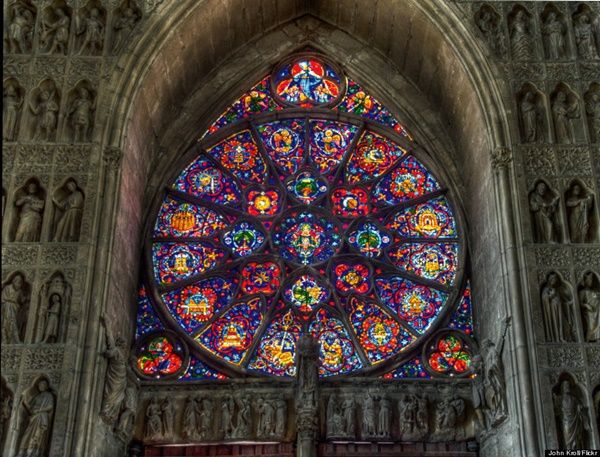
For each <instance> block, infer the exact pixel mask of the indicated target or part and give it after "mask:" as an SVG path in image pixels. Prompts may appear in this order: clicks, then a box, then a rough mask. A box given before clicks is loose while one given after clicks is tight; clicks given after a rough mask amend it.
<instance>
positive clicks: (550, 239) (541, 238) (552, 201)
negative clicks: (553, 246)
mask: <svg viewBox="0 0 600 457" xmlns="http://www.w3.org/2000/svg"><path fill="white" fill-rule="evenodd" d="M558 202H559V197H558V195H557V194H556V193H555V192H554V191H553V190H552V189H550V187H549V186H548V184H547V183H546V182H545V181H544V180H541V179H539V180H538V181H536V183H535V185H534V189H533V190H532V191H531V192H530V193H529V211H530V212H531V217H532V221H533V224H532V225H533V235H534V240H535V241H536V242H537V243H557V242H559V241H560V235H559V231H558V227H559V219H558Z"/></svg>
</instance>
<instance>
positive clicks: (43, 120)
mask: <svg viewBox="0 0 600 457" xmlns="http://www.w3.org/2000/svg"><path fill="white" fill-rule="evenodd" d="M56 98H57V97H56V90H55V89H54V88H52V89H48V88H47V89H42V91H41V92H40V94H39V96H38V102H37V106H34V105H33V104H32V103H30V104H29V109H30V110H31V112H32V113H33V114H34V116H35V117H36V121H35V132H34V134H33V139H34V140H36V141H51V140H52V138H53V137H54V134H55V132H56V122H57V120H58V102H57V100H56Z"/></svg>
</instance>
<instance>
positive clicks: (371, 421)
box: [362, 393, 376, 437]
mask: <svg viewBox="0 0 600 457" xmlns="http://www.w3.org/2000/svg"><path fill="white" fill-rule="evenodd" d="M362 410H363V411H362V434H363V437H373V436H375V433H376V431H375V402H374V401H373V396H372V395H371V394H370V393H367V395H366V397H365V399H364V400H363V404H362Z"/></svg>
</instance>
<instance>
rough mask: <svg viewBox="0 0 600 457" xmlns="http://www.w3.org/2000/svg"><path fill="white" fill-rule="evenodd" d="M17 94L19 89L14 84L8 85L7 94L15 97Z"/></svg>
mask: <svg viewBox="0 0 600 457" xmlns="http://www.w3.org/2000/svg"><path fill="white" fill-rule="evenodd" d="M16 95H17V90H16V89H15V86H14V85H13V84H9V85H8V86H6V96H8V97H15V96H16Z"/></svg>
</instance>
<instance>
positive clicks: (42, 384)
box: [37, 379, 50, 392]
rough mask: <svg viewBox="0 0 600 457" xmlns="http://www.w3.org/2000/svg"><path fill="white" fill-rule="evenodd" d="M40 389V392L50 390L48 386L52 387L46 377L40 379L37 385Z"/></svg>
mask: <svg viewBox="0 0 600 457" xmlns="http://www.w3.org/2000/svg"><path fill="white" fill-rule="evenodd" d="M37 387H38V389H39V391H40V392H45V391H47V390H48V388H49V387H50V386H49V385H48V381H46V380H45V379H40V380H39V382H38V385H37Z"/></svg>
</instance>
